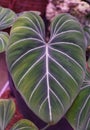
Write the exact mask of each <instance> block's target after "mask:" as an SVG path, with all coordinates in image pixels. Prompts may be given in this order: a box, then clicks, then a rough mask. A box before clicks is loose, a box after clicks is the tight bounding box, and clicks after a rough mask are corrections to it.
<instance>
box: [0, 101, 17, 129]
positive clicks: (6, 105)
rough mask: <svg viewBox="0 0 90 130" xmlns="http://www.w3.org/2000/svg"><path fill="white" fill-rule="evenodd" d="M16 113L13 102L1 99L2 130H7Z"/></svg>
mask: <svg viewBox="0 0 90 130" xmlns="http://www.w3.org/2000/svg"><path fill="white" fill-rule="evenodd" d="M14 112H15V104H14V102H13V101H12V100H8V99H0V130H5V128H6V126H7V125H8V123H9V122H10V120H11V118H12V116H13V114H14Z"/></svg>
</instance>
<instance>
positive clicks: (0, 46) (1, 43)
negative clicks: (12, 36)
mask: <svg viewBox="0 0 90 130" xmlns="http://www.w3.org/2000/svg"><path fill="white" fill-rule="evenodd" d="M8 40H9V35H8V33H6V32H2V31H1V32H0V52H3V51H5V50H6V47H7V45H8Z"/></svg>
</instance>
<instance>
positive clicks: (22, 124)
mask: <svg viewBox="0 0 90 130" xmlns="http://www.w3.org/2000/svg"><path fill="white" fill-rule="evenodd" d="M10 130H38V128H37V127H36V126H35V125H34V124H33V123H32V122H31V121H29V120H26V119H22V120H20V121H18V122H17V123H16V124H14V126H13V127H12V128H11V129H10Z"/></svg>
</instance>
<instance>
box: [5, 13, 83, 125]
mask: <svg viewBox="0 0 90 130" xmlns="http://www.w3.org/2000/svg"><path fill="white" fill-rule="evenodd" d="M84 42H85V41H84V35H83V31H82V28H81V26H80V24H79V23H78V21H77V20H76V19H75V18H74V17H72V16H71V15H69V14H62V15H59V16H57V17H56V18H55V19H54V21H53V22H52V24H51V36H50V40H49V42H46V41H45V27H44V23H43V21H42V19H41V17H40V16H38V15H36V14H34V13H30V12H29V13H28V12H27V13H24V14H23V15H22V16H20V17H19V18H18V19H17V21H16V22H15V24H14V25H13V27H12V30H11V35H10V44H9V46H8V48H7V62H8V68H9V71H10V73H11V75H12V78H13V81H14V83H15V87H16V89H17V90H18V91H19V92H20V94H21V95H22V97H23V99H24V100H25V102H26V104H27V105H28V107H29V108H30V109H31V110H32V111H33V112H34V113H35V114H36V115H37V116H39V117H40V118H41V119H42V120H44V121H45V122H48V123H49V122H53V123H56V122H57V121H58V120H59V119H61V118H62V116H63V115H64V114H65V112H66V111H67V110H68V108H69V107H70V106H71V104H72V102H73V100H74V99H75V97H76V96H77V94H78V92H79V90H80V86H81V84H82V82H83V79H84V77H85V43H84Z"/></svg>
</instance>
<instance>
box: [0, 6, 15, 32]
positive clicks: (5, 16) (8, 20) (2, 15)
mask: <svg viewBox="0 0 90 130" xmlns="http://www.w3.org/2000/svg"><path fill="white" fill-rule="evenodd" d="M15 17H16V14H15V13H14V12H13V11H12V10H10V9H8V8H3V7H1V6H0V30H3V29H6V28H8V27H10V26H11V25H12V23H13V22H14V21H15Z"/></svg>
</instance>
